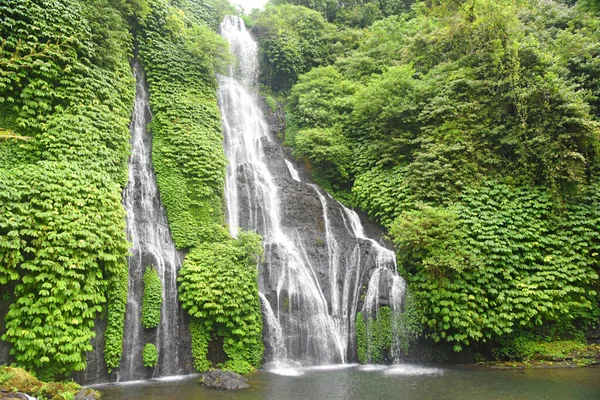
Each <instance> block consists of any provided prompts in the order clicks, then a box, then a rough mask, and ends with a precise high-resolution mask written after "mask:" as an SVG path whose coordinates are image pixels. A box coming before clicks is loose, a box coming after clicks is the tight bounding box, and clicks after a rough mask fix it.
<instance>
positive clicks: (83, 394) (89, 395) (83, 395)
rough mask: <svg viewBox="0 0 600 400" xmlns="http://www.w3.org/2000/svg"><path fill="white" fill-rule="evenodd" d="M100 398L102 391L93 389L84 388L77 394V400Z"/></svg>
mask: <svg viewBox="0 0 600 400" xmlns="http://www.w3.org/2000/svg"><path fill="white" fill-rule="evenodd" d="M99 398H100V393H98V392H97V391H95V390H92V389H86V388H83V389H81V390H80V391H79V392H77V394H75V400H97V399H99Z"/></svg>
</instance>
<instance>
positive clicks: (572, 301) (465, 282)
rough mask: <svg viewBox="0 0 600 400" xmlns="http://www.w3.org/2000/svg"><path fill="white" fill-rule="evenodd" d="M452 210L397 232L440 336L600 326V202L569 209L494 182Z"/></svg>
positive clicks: (592, 197) (592, 196) (420, 217)
mask: <svg viewBox="0 0 600 400" xmlns="http://www.w3.org/2000/svg"><path fill="white" fill-rule="evenodd" d="M461 200H462V202H461V203H459V204H458V205H457V206H456V207H454V208H450V209H436V208H433V207H422V208H421V209H418V210H416V211H407V212H404V213H402V214H401V215H400V217H399V218H398V220H396V222H395V223H394V225H393V226H392V231H391V232H392V234H393V235H394V238H395V240H396V243H397V245H398V250H399V255H400V257H401V262H402V265H403V266H404V268H405V269H406V270H408V271H412V272H413V273H414V276H413V281H412V285H413V288H414V289H415V291H414V295H415V296H417V298H418V300H419V302H420V304H421V306H422V307H424V314H425V316H426V317H425V318H424V321H423V322H425V323H426V324H427V326H428V330H429V332H430V335H431V337H432V338H433V339H434V340H436V341H438V340H446V341H450V342H458V343H457V345H456V348H457V349H459V348H460V345H461V343H462V344H467V345H468V344H469V343H471V342H475V341H480V340H484V341H485V340H489V339H493V338H495V337H498V336H502V335H506V334H513V333H514V332H519V331H527V332H529V331H531V332H539V331H547V330H548V329H557V328H561V329H560V330H562V332H556V333H557V334H558V336H562V334H564V333H568V332H573V331H576V328H577V327H578V325H579V327H581V326H582V325H581V324H583V327H585V326H586V324H593V323H596V322H597V318H598V309H597V293H596V291H595V290H594V287H595V284H596V282H597V279H598V273H597V268H598V250H599V249H600V246H599V245H600V240H599V239H600V232H599V231H598V226H600V225H599V223H600V213H599V212H598V205H599V204H600V203H599V202H600V196H599V192H598V187H597V185H595V186H594V187H592V188H590V190H589V191H588V192H587V193H586V196H585V197H584V198H583V199H581V200H579V201H578V202H573V203H571V204H568V205H567V206H566V207H567V210H559V209H557V207H558V205H557V204H556V203H555V202H553V201H552V200H551V199H550V198H549V196H548V194H547V193H546V192H545V191H543V190H540V189H534V188H525V187H516V188H515V187H510V186H507V185H503V184H500V183H490V184H488V185H486V186H483V187H481V188H477V189H470V190H468V191H467V192H465V194H464V195H463V197H462V199H461Z"/></svg>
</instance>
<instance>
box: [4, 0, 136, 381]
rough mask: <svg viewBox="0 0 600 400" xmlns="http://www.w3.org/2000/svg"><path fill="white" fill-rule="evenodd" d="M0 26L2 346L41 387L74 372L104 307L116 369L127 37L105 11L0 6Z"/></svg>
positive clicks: (55, 5) (128, 86)
mask: <svg viewBox="0 0 600 400" xmlns="http://www.w3.org/2000/svg"><path fill="white" fill-rule="evenodd" d="M0 19H2V21H3V23H2V25H1V26H0V32H1V34H0V37H2V42H1V43H0V108H1V110H2V111H1V114H2V116H1V117H0V130H2V131H3V132H9V133H11V134H12V135H13V136H12V138H11V135H5V137H6V136H8V137H9V139H8V140H6V139H5V140H1V141H0V182H1V183H0V187H1V190H0V215H1V216H2V217H1V218H0V287H2V286H3V285H5V284H6V283H7V281H9V280H11V281H17V283H16V285H15V289H14V293H13V295H14V296H13V297H14V299H15V301H14V303H13V304H12V305H11V306H10V311H9V312H8V314H7V315H6V316H5V318H4V319H5V322H6V328H7V330H6V333H5V334H4V336H3V338H2V339H3V340H5V341H7V342H9V343H11V344H12V346H13V347H12V350H11V352H12V354H13V356H14V357H15V360H16V361H17V363H18V364H19V365H21V366H24V367H26V368H27V369H30V370H32V371H34V372H35V373H36V374H38V375H40V376H45V377H52V376H55V375H65V374H68V373H70V372H71V371H73V370H82V369H83V368H85V352H87V351H89V350H91V346H90V339H91V338H92V337H93V335H94V333H93V327H94V319H95V317H96V316H97V313H98V312H99V311H101V310H102V308H103V305H104V304H106V302H107V297H108V299H109V300H110V305H111V306H110V307H109V317H108V318H109V326H110V328H111V329H112V331H111V335H107V347H109V348H110V349H111V350H110V351H109V352H107V357H113V358H115V359H116V362H117V363H118V359H120V352H121V350H120V346H121V344H120V343H121V341H122V329H123V328H122V325H123V316H124V311H125V306H124V301H125V297H126V291H127V282H126V271H127V264H126V260H125V255H126V254H127V242H126V238H125V235H124V219H123V218H124V212H123V208H122V206H121V204H120V198H121V195H120V194H121V190H122V186H123V185H124V183H125V182H126V177H127V175H126V174H127V168H126V162H127V155H128V138H129V131H128V127H127V125H128V122H129V115H130V112H131V105H132V103H133V80H132V77H131V72H130V69H129V65H128V63H127V56H128V54H129V51H130V48H131V36H130V34H129V31H128V26H127V24H126V23H125V20H124V18H123V16H122V14H121V13H120V12H119V11H118V9H117V8H115V7H114V6H113V4H112V3H111V2H110V1H108V0H89V1H64V0H46V1H44V2H33V1H27V0H7V1H4V2H2V4H1V5H0ZM19 137H25V138H27V139H28V140H16V139H18V138H19ZM122 279H125V286H124V287H123V285H122ZM2 290H4V289H2ZM109 339H110V340H112V342H111V343H108V340H109Z"/></svg>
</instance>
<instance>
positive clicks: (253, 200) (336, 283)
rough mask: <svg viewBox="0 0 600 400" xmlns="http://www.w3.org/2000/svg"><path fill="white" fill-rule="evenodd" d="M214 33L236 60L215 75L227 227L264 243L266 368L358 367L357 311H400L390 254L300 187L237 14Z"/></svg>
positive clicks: (400, 289) (331, 204)
mask: <svg viewBox="0 0 600 400" xmlns="http://www.w3.org/2000/svg"><path fill="white" fill-rule="evenodd" d="M220 31H221V35H222V36H223V37H224V38H226V39H227V40H228V42H229V44H230V49H231V52H232V53H233V55H234V56H235V58H236V59H237V64H235V65H233V66H232V67H231V68H230V71H229V76H219V77H218V81H219V91H218V99H219V105H220V108H221V115H222V121H223V133H224V146H225V153H226V155H227V158H228V160H229V165H228V167H227V180H226V190H225V196H226V204H227V223H228V225H229V230H230V234H231V235H232V236H233V237H236V235H237V233H238V230H239V229H240V228H241V229H245V230H253V231H256V232H258V233H259V234H260V235H262V236H263V239H264V248H265V262H263V263H262V264H261V265H260V266H259V291H260V298H261V304H262V308H263V318H264V332H265V333H264V341H265V346H266V360H267V361H268V365H267V368H270V369H273V370H277V371H280V372H282V373H283V374H294V371H293V367H294V366H306V365H323V364H335V363H347V362H349V361H351V360H355V359H356V354H355V347H356V338H355V318H356V314H357V312H358V311H359V310H362V311H363V312H364V313H365V314H366V315H373V314H376V313H377V312H378V308H379V307H380V306H381V305H388V306H390V308H391V309H392V311H393V312H395V313H399V312H400V311H401V310H402V306H403V304H402V302H403V298H404V292H405V283H404V280H403V279H402V278H401V277H400V276H399V275H398V273H397V272H396V259H395V254H394V252H393V251H391V250H389V249H387V248H385V247H384V246H382V245H380V244H379V243H378V242H376V241H375V240H373V239H370V238H368V237H367V236H366V235H365V233H364V228H363V225H362V223H361V221H360V218H359V216H358V215H357V214H356V213H355V212H354V211H352V210H350V209H348V208H346V207H344V206H343V205H342V204H340V203H339V202H337V201H336V200H334V199H333V198H332V197H331V196H330V195H328V194H326V193H325V192H324V191H322V190H321V189H319V188H318V187H317V186H316V185H314V184H312V183H310V182H304V181H302V179H301V178H300V174H299V173H298V170H297V169H296V167H295V166H294V163H293V162H292V161H290V159H289V157H288V156H287V155H286V154H285V152H284V150H283V148H282V146H281V145H280V144H279V143H278V141H277V140H276V139H275V138H274V137H273V135H272V133H271V132H270V131H269V126H268V123H267V122H266V120H265V117H264V115H263V112H262V111H261V106H260V102H259V97H258V95H257V81H258V49H257V45H256V42H255V41H254V40H253V38H252V36H251V35H250V33H249V31H248V30H247V29H246V27H245V25H244V22H243V20H242V19H241V18H239V17H234V16H227V17H225V19H224V21H223V22H222V23H221V26H220Z"/></svg>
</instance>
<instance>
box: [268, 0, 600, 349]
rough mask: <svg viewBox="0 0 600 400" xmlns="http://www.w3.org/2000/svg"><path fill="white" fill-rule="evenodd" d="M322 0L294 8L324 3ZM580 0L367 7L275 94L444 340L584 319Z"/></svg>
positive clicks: (345, 15)
mask: <svg viewBox="0 0 600 400" xmlns="http://www.w3.org/2000/svg"><path fill="white" fill-rule="evenodd" d="M284 2H287V1H284ZM325 4H326V3H318V2H316V3H315V2H313V3H310V4H304V5H308V6H309V7H310V8H313V9H316V10H319V11H321V12H324V13H325V14H326V13H327V12H328V11H327V12H326V11H324V10H325V8H322V7H323V6H324V5H325ZM380 4H383V3H380ZM590 4H591V3H590V2H580V4H577V5H575V6H569V5H567V4H565V3H563V2H555V1H538V0H526V1H520V2H514V1H508V0H507V1H491V0H475V1H469V2H463V1H438V2H416V3H415V4H414V5H413V6H412V9H411V10H410V12H405V13H402V12H391V13H388V14H386V13H385V12H384V11H383V10H382V9H380V10H379V11H380V12H381V13H382V14H381V15H393V16H391V17H388V18H385V19H380V20H377V21H376V22H374V23H373V24H372V26H371V27H370V28H369V29H368V32H367V33H366V34H365V35H364V36H363V37H360V36H358V37H357V41H351V42H348V49H349V50H346V51H340V52H337V53H335V52H334V53H332V55H333V58H332V59H326V60H319V62H318V64H319V66H316V65H315V64H316V63H315V64H313V66H314V67H313V68H312V69H310V70H309V71H307V72H306V73H304V74H303V75H299V76H298V78H297V82H296V83H295V84H294V85H293V87H292V89H291V91H290V95H289V97H288V104H287V106H286V112H287V114H288V115H287V130H286V134H285V141H284V143H285V144H287V145H288V146H290V147H292V153H293V154H294V155H295V156H296V157H298V158H303V159H304V160H305V161H306V162H307V163H308V164H309V165H310V166H311V167H312V169H311V172H312V174H313V176H314V178H315V179H316V180H317V181H318V182H319V183H322V184H324V186H325V187H326V188H327V189H328V190H331V191H333V192H334V194H335V195H336V196H337V197H338V198H340V199H342V200H345V201H349V202H351V203H353V205H355V206H359V207H360V208H362V209H363V210H364V211H366V212H367V213H368V214H369V215H370V216H372V217H373V218H374V219H376V220H378V221H379V222H381V223H382V224H383V225H384V226H385V227H386V228H388V229H389V232H390V235H391V238H392V239H393V240H394V242H395V243H396V244H397V246H398V259H399V261H400V266H399V267H400V269H401V270H402V271H403V272H405V273H407V278H408V279H409V280H410V281H411V291H412V293H413V295H414V300H415V302H416V303H417V304H418V305H419V307H420V308H421V309H422V310H423V326H424V327H425V333H426V334H427V335H428V336H429V337H431V338H433V339H434V340H435V341H440V340H443V341H448V342H452V343H453V344H455V345H456V346H455V349H456V350H459V349H461V348H462V347H461V346H463V345H466V344H470V343H473V342H481V341H490V340H492V341H494V342H495V343H496V344H500V342H499V341H500V338H502V337H512V338H515V337H518V336H519V335H521V334H523V335H534V336H535V337H544V338H546V337H549V336H554V337H565V336H568V335H569V334H572V333H573V332H577V331H581V330H583V329H586V327H588V326H589V325H590V324H594V323H597V317H598V312H597V309H598V294H597V292H598V273H599V271H600V263H599V260H600V259H599V258H598V254H600V242H599V241H598V237H599V235H600V228H599V227H600V224H599V220H598V211H597V210H598V197H597V196H598V194H597V193H598V177H597V173H598V166H599V162H598V161H599V160H598V149H599V147H598V144H599V139H600V129H599V125H598V121H600V112H599V110H600V108H599V103H598V99H599V98H600V97H599V94H600V92H599V90H598V88H599V86H598V82H599V77H600V74H599V72H600V45H599V43H600V24H599V22H598V21H599V20H598V18H597V14H596V12H597V11H596V10H595V9H593V7H590ZM287 7H290V6H287ZM344 7H345V6H344ZM352 7H354V5H352ZM359 8H360V9H359ZM402 9H403V10H407V8H402ZM274 10H275V9H271V10H269V11H265V15H274V14H275V11H274ZM355 10H358V11H356V13H355V14H352V13H350V10H349V9H346V10H338V12H337V14H336V15H337V16H336V17H335V18H331V17H329V19H330V20H335V21H336V24H337V25H338V26H339V25H342V24H345V25H346V26H365V25H368V24H370V22H365V21H367V20H369V19H370V20H374V19H379V18H380V16H376V15H375V14H376V12H375V10H374V9H373V7H370V8H369V3H361V4H360V7H357V8H355ZM398 10H400V8H398ZM353 12H354V11H353ZM352 15H354V16H352ZM354 17H356V18H354ZM260 18H261V17H260V16H259V17H258V18H257V20H260ZM353 18H354V20H353ZM361 21H362V22H361ZM319 29H323V30H324V31H328V32H330V31H331V30H332V29H334V28H333V27H332V26H331V25H325V28H319ZM339 29H342V28H339ZM343 29H346V28H343ZM294 32H296V33H297V34H299V35H300V36H301V35H302V34H301V32H302V31H301V30H298V29H297V30H295V31H294ZM259 33H260V32H259ZM330 35H331V34H330ZM259 38H260V37H259ZM298 40H301V38H300V39H298ZM261 45H262V46H263V47H265V46H266V45H265V44H264V43H263V42H261ZM265 48H266V47H265ZM306 69H308V68H306ZM360 329H362V327H361V326H360V325H359V324H358V323H357V330H359V332H360ZM365 329H366V326H365ZM550 331H551V332H552V333H550ZM361 335H363V336H364V335H366V331H365V332H364V334H363V333H361ZM536 335H538V336H536ZM365 337H366V336H365ZM532 340H533V339H532ZM536 340H537V339H536ZM362 353H364V354H363V357H364V356H366V350H365V351H362ZM359 354H361V351H360V350H359Z"/></svg>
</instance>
